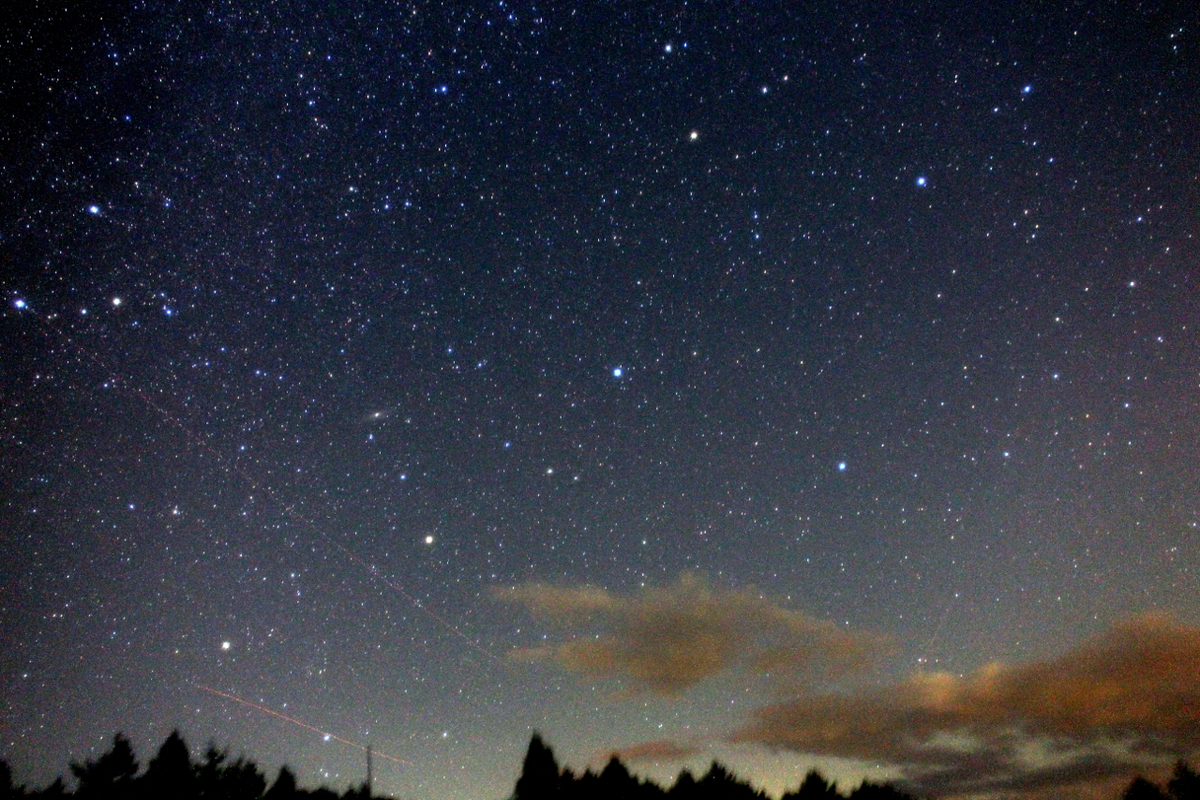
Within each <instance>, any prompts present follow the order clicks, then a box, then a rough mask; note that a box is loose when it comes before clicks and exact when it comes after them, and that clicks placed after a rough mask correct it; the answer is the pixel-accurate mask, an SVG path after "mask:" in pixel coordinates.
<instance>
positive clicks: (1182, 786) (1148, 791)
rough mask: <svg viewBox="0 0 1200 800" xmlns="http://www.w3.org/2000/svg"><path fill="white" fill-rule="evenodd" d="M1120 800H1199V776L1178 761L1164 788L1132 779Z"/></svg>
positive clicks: (1138, 778)
mask: <svg viewBox="0 0 1200 800" xmlns="http://www.w3.org/2000/svg"><path fill="white" fill-rule="evenodd" d="M1121 800H1200V775H1197V774H1196V771H1195V770H1193V769H1192V768H1191V767H1189V766H1188V765H1187V764H1185V763H1183V762H1182V761H1180V762H1179V763H1177V764H1176V765H1175V772H1174V774H1172V775H1171V779H1170V780H1169V781H1167V785H1166V786H1159V785H1158V784H1156V783H1152V782H1151V781H1148V780H1146V779H1145V778H1143V777H1142V776H1140V775H1139V776H1138V777H1136V778H1134V779H1133V781H1132V782H1131V783H1130V784H1129V788H1127V789H1126V790H1125V794H1124V795H1122V797H1121Z"/></svg>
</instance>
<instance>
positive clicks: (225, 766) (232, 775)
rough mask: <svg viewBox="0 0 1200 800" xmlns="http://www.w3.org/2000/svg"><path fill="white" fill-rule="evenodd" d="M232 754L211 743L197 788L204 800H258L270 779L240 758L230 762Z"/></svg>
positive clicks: (201, 765)
mask: <svg viewBox="0 0 1200 800" xmlns="http://www.w3.org/2000/svg"><path fill="white" fill-rule="evenodd" d="M228 758H229V754H228V753H227V752H225V751H224V750H220V749H218V748H217V746H216V745H215V744H211V743H210V744H209V745H208V749H207V750H205V751H204V761H202V762H201V763H200V764H199V766H197V767H196V770H195V772H196V789H197V792H198V794H199V796H200V797H203V798H205V800H208V798H212V799H213V800H258V798H259V797H262V793H263V790H264V789H266V788H267V779H266V778H265V777H263V774H262V772H260V771H259V769H258V766H257V765H255V764H254V762H252V761H247V760H246V759H245V758H243V757H241V756H239V757H238V758H237V759H236V760H234V761H232V762H230V763H226V761H227V760H228Z"/></svg>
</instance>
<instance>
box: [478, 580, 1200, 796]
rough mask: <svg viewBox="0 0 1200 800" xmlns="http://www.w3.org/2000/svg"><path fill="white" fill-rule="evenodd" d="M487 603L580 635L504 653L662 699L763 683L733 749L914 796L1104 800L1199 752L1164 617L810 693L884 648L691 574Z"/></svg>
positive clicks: (1193, 694) (1198, 671)
mask: <svg viewBox="0 0 1200 800" xmlns="http://www.w3.org/2000/svg"><path fill="white" fill-rule="evenodd" d="M499 594H500V596H501V597H503V598H504V599H506V600H508V601H511V602H515V603H519V604H521V605H524V606H526V607H527V608H528V609H529V610H530V611H531V612H533V613H534V614H536V615H538V616H540V617H542V618H545V619H548V620H550V621H553V622H557V623H560V624H562V625H564V626H583V627H582V628H576V629H575V632H576V633H577V634H578V635H579V636H578V638H574V639H569V640H567V641H565V642H561V643H556V644H550V645H547V646H545V647H540V648H534V649H530V650H523V651H520V652H519V653H518V654H517V655H518V657H521V658H527V659H543V660H552V661H554V662H557V663H558V664H560V665H562V666H563V667H565V668H566V669H569V670H571V671H573V672H576V673H578V674H580V675H582V676H585V677H588V678H592V679H604V678H615V679H621V680H624V681H626V682H628V683H630V684H631V685H632V686H633V687H634V688H636V689H639V690H641V691H649V692H656V693H660V694H664V695H675V694H678V693H680V692H682V691H684V690H685V689H687V688H689V687H692V686H695V685H696V684H698V683H700V682H702V681H704V680H705V679H706V678H709V677H712V676H714V675H716V674H718V673H721V672H723V671H726V670H731V669H741V670H746V671H748V672H753V673H757V674H764V675H770V676H771V677H772V678H773V679H777V680H778V682H777V683H776V684H775V685H776V687H777V688H778V689H779V691H780V694H779V700H778V701H777V702H774V703H771V704H769V705H766V706H764V707H762V708H759V709H757V710H756V711H755V712H754V714H753V718H752V720H751V721H750V722H749V723H747V724H745V725H744V726H743V727H741V728H740V729H739V730H736V731H735V732H734V733H733V734H732V735H731V737H730V739H731V740H732V741H734V742H741V743H753V744H759V745H764V746H767V747H769V748H772V749H776V750H787V751H793V752H797V753H804V754H809V755H817V756H828V757H837V758H850V759H860V760H863V761H867V762H871V763H885V764H888V765H890V766H893V767H896V768H899V769H900V770H901V771H902V773H903V775H904V776H905V779H904V781H903V782H904V783H905V784H907V787H908V788H910V789H912V790H915V791H917V792H919V793H922V794H928V795H932V796H944V797H947V796H962V797H968V796H978V797H1006V796H1023V797H1031V796H1039V795H1041V796H1055V797H1065V796H1068V795H1069V794H1073V795H1075V796H1088V795H1089V794H1093V795H1094V794H1096V793H1097V792H1099V795H1100V796H1111V795H1112V794H1113V787H1114V786H1116V785H1119V784H1120V783H1121V782H1122V781H1123V780H1127V779H1128V777H1129V776H1130V775H1131V774H1132V773H1133V772H1134V771H1136V770H1155V769H1161V768H1163V767H1165V766H1168V765H1169V764H1170V763H1171V762H1172V761H1173V760H1175V759H1177V758H1185V759H1189V760H1195V759H1196V758H1197V756H1200V628H1197V627H1194V626H1188V625H1185V624H1182V623H1180V622H1177V621H1175V620H1173V619H1171V618H1170V617H1167V616H1163V615H1143V616H1138V617H1133V618H1130V619H1128V620H1125V621H1123V622H1120V623H1118V624H1115V625H1113V626H1112V627H1111V628H1109V629H1108V630H1106V631H1104V632H1103V633H1101V634H1099V635H1097V636H1095V637H1093V638H1092V639H1089V640H1087V641H1085V642H1083V643H1081V644H1080V645H1078V646H1076V647H1074V648H1073V649H1071V650H1069V651H1067V652H1065V653H1064V654H1062V655H1061V656H1058V657H1056V658H1053V659H1048V660H1043V661H1034V662H1027V663H1021V664H1012V665H1006V664H990V665H988V666H986V667H983V668H981V669H979V670H978V671H976V672H974V673H972V674H969V675H961V676H956V675H951V674H948V673H941V672H933V673H930V672H923V673H918V674H914V675H912V676H910V677H909V678H907V679H904V680H901V681H898V682H894V683H892V684H890V685H885V686H879V685H878V684H872V685H870V686H866V685H864V686H862V687H860V688H857V689H848V690H845V691H838V692H832V691H820V690H817V689H816V687H818V686H820V685H822V684H821V681H822V680H826V681H828V680H840V681H842V682H843V683H844V682H845V679H846V678H847V677H848V676H852V675H853V674H854V672H855V671H856V670H858V669H860V668H861V667H863V666H864V665H865V664H867V663H869V662H870V660H871V659H872V657H873V656H879V655H881V654H883V653H885V652H886V651H887V640H886V639H884V638H883V637H879V636H873V635H870V634H865V633H851V632H848V631H846V630H844V629H841V628H838V627H837V626H835V625H832V624H831V623H828V622H823V621H820V620H816V619H813V618H812V617H809V616H807V615H805V614H802V613H800V612H797V611H792V610H788V609H786V608H783V607H781V606H779V605H777V604H775V603H773V602H771V601H770V600H769V599H767V598H765V597H763V596H762V595H760V594H758V593H757V592H753V591H721V590H717V589H713V588H712V587H710V586H709V584H708V583H707V582H706V581H704V580H703V579H701V578H698V577H695V576H690V575H685V576H684V577H682V578H681V579H680V580H679V581H678V582H677V583H676V584H674V585H672V586H668V587H666V588H662V589H654V590H647V591H645V592H643V593H642V594H641V595H639V596H637V597H632V598H625V597H618V596H614V595H612V594H610V593H608V592H606V591H603V590H600V589H594V588H564V587H554V586H550V585H547V584H542V583H530V584H524V585H521V586H517V587H514V588H511V589H508V590H504V591H502V592H500V593H499ZM585 634H586V635H585ZM824 685H826V686H828V685H829V684H828V683H826V684H824ZM839 685H840V684H839ZM694 752H695V748H694V747H693V746H692V745H687V746H674V745H671V744H670V743H668V742H648V743H645V744H644V745H635V746H634V747H633V748H630V749H629V750H628V753H629V755H630V756H637V757H652V758H655V759H660V760H670V759H671V758H673V757H679V758H682V757H685V755H690V754H692V753H694Z"/></svg>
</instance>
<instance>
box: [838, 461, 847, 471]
mask: <svg viewBox="0 0 1200 800" xmlns="http://www.w3.org/2000/svg"><path fill="white" fill-rule="evenodd" d="M845 471H846V462H845V461H839V462H838V472H845Z"/></svg>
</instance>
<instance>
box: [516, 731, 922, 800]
mask: <svg viewBox="0 0 1200 800" xmlns="http://www.w3.org/2000/svg"><path fill="white" fill-rule="evenodd" d="M847 798H849V800H915V798H913V796H912V795H910V794H907V793H905V792H902V791H901V790H900V789H897V788H896V787H895V786H892V785H891V784H886V783H872V782H871V781H865V782H863V783H862V784H861V785H860V786H859V787H858V788H856V789H854V790H853V791H852V792H850V794H849V795H844V794H842V793H841V792H839V791H838V789H837V786H835V785H834V784H832V783H830V782H829V781H827V780H826V779H825V778H824V777H822V776H821V774H820V773H819V772H817V771H816V770H813V771H812V772H809V773H808V775H806V776H805V778H804V780H803V781H802V782H801V783H800V786H799V787H797V788H796V789H795V790H793V791H790V792H788V793H787V794H785V795H784V796H783V797H782V798H781V800H847ZM512 800H770V797H769V795H767V794H766V793H765V792H763V791H762V790H761V789H755V788H754V787H753V786H751V785H750V784H749V783H748V782H746V781H744V780H742V779H741V778H739V777H737V776H736V775H734V774H733V773H732V772H730V771H729V770H728V769H726V768H725V767H724V766H723V765H722V764H720V763H718V762H716V761H714V762H713V763H712V766H710V767H709V768H708V771H707V772H705V773H704V774H703V775H702V776H700V777H699V778H697V777H696V776H694V775H693V774H692V773H691V771H690V770H686V769H685V770H684V771H683V772H681V773H679V777H678V778H676V779H675V782H674V783H673V784H671V788H670V789H664V788H663V787H661V786H659V785H658V784H657V783H654V782H653V781H648V780H641V779H639V778H636V777H634V776H633V775H631V774H630V772H629V770H628V769H627V768H626V767H625V765H624V764H623V763H621V759H619V758H617V757H616V756H613V757H612V758H610V759H609V761H608V764H607V765H606V766H605V767H604V769H602V770H601V771H600V772H598V773H597V772H593V771H592V770H590V769H589V770H587V771H585V772H583V773H581V774H578V775H577V774H575V773H574V772H572V771H571V770H569V769H563V768H561V767H559V765H558V760H557V759H555V757H554V751H552V750H551V749H550V747H549V746H548V745H547V744H546V743H545V742H544V741H542V737H541V736H539V735H538V734H536V733H535V734H534V735H533V739H532V740H531V741H530V742H529V750H528V751H527V752H526V754H525V763H524V764H523V765H522V767H521V776H520V777H519V778H517V788H516V791H515V792H514V793H513V798H512Z"/></svg>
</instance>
